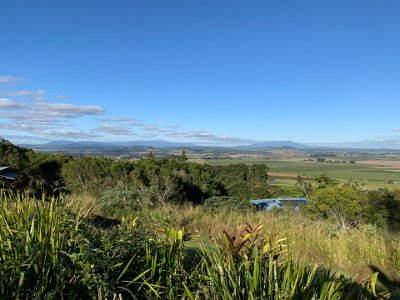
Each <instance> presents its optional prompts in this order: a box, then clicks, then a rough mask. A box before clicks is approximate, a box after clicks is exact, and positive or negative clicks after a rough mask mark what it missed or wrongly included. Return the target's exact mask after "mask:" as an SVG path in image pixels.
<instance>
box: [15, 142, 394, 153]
mask: <svg viewBox="0 0 400 300" xmlns="http://www.w3.org/2000/svg"><path fill="white" fill-rule="evenodd" d="M21 146H24V147H29V148H33V149H41V150H57V151H63V150H70V149H76V150H79V149H88V148H91V149H101V148H103V149H104V148H113V149H117V148H118V149H120V148H125V147H144V148H158V149H174V148H221V149H223V148H228V149H240V150H258V149H260V150H261V149H271V148H295V149H303V150H304V149H315V148H340V149H344V148H349V149H397V150H399V149H400V139H387V140H367V141H361V142H345V143H309V144H301V143H296V142H293V141H265V142H257V143H253V144H250V145H242V146H236V147H235V146H232V147H223V146H218V147H216V146H212V147H210V146H202V145H197V144H194V143H179V142H169V141H164V140H147V141H145V140H138V141H124V142H94V141H79V142H74V141H68V140H57V141H52V142H48V143H43V144H23V145H21Z"/></svg>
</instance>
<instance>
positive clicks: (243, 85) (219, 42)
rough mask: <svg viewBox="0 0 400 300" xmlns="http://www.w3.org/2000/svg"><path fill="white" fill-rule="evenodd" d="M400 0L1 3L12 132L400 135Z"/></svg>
mask: <svg viewBox="0 0 400 300" xmlns="http://www.w3.org/2000/svg"><path fill="white" fill-rule="evenodd" d="M399 14H400V1H398V0H386V1H377V0H374V1H373V0H353V1H349V0H336V1H320V0H310V1H298V0H290V1H289V0H282V1H266V0H252V1H243V0H242V1H240V0H238V1H232V0H181V1H177V0H158V1H156V0H114V1H106V0H83V1H82V0H59V1H53V0H48V1H44V0H35V1H33V0H12V1H10V0H0V136H2V137H5V138H6V139H9V140H10V141H12V142H15V143H42V142H47V141H52V140H73V141H81V140H93V141H128V140H168V141H177V142H178V141H179V142H191V143H196V144H200V145H242V144H250V143H253V142H257V141H269V140H292V141H296V142H301V143H341V142H354V141H365V140H370V141H386V142H388V141H389V143H390V141H393V143H398V144H399V143H400V118H399V112H400V38H399V37H400V18H399V17H398V16H399Z"/></svg>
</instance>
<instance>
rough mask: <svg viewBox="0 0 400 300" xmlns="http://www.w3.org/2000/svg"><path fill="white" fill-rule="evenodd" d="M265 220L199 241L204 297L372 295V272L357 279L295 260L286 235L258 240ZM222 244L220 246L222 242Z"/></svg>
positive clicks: (373, 290)
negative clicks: (210, 243) (213, 240)
mask: <svg viewBox="0 0 400 300" xmlns="http://www.w3.org/2000/svg"><path fill="white" fill-rule="evenodd" d="M262 228H263V225H258V226H256V227H254V228H253V227H251V226H250V225H249V224H246V226H245V227H244V228H243V230H242V231H241V232H240V233H239V234H238V235H237V236H231V235H229V234H228V233H227V232H224V238H223V242H222V244H221V243H220V244H216V245H215V246H216V247H215V248H214V249H213V248H210V247H203V248H202V252H203V260H202V272H203V273H204V274H205V275H206V277H205V278H206V280H205V282H204V287H203V291H202V293H203V297H204V298H211V299H232V300H233V299H374V298H384V297H389V294H388V293H381V294H377V293H376V290H375V283H376V274H374V276H373V277H372V279H371V280H370V282H367V283H363V284H356V283H354V282H352V281H351V280H349V279H346V278H344V277H343V276H340V277H339V278H336V277H335V276H334V275H335V274H332V273H331V272H330V271H324V270H321V269H319V268H318V267H317V266H314V267H308V266H304V265H303V264H301V263H298V262H295V261H294V260H293V259H292V257H291V255H290V252H289V250H288V247H287V244H286V239H285V238H278V239H276V240H275V241H273V242H271V241H267V242H265V241H264V243H262V244H260V243H261V241H260V238H259V232H260V230H261V229H262ZM221 245H222V246H221Z"/></svg>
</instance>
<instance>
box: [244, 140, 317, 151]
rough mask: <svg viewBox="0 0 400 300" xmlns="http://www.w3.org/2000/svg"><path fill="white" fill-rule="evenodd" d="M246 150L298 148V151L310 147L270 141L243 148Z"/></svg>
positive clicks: (288, 142) (289, 142) (290, 142)
mask: <svg viewBox="0 0 400 300" xmlns="http://www.w3.org/2000/svg"><path fill="white" fill-rule="evenodd" d="M243 147H246V148H252V149H262V148H282V147H284V148H285V147H288V148H296V149H307V148H309V146H308V145H306V144H300V143H295V142H292V141H268V142H259V143H254V144H251V145H248V146H243Z"/></svg>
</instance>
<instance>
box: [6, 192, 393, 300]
mask: <svg viewBox="0 0 400 300" xmlns="http://www.w3.org/2000/svg"><path fill="white" fill-rule="evenodd" d="M103 225H104V224H103ZM265 227H266V226H265V225H260V226H256V227H251V226H250V225H246V226H245V227H243V228H242V229H241V231H240V232H239V233H238V235H236V237H233V235H232V234H229V233H228V232H224V237H225V238H224V240H223V241H224V242H223V244H221V245H220V244H218V243H217V242H214V243H213V245H211V246H207V245H204V246H202V247H201V250H200V251H197V253H198V254H197V255H196V256H193V255H190V252H188V249H187V248H186V246H185V245H186V242H185V241H186V240H189V239H190V235H189V234H187V233H185V230H184V229H180V230H175V229H174V228H173V227H171V226H164V227H163V230H160V229H159V230H157V232H152V230H151V229H150V228H146V227H143V225H141V222H140V220H137V219H132V218H129V217H128V216H127V217H126V218H123V219H122V220H121V222H120V225H112V226H107V227H104V226H102V225H101V224H96V223H94V222H93V221H92V219H91V218H90V217H89V215H87V214H85V213H84V212H83V213H82V214H74V213H72V212H71V211H69V210H68V209H67V208H66V207H65V206H64V205H63V202H62V201H61V200H60V199H53V200H52V201H50V202H45V201H44V200H43V199H41V200H39V201H34V200H31V199H27V198H19V199H16V198H11V197H9V196H6V195H4V193H2V194H1V195H0V233H1V235H0V238H1V243H0V275H1V276H0V297H1V298H6V299H7V298H11V299H14V298H17V299H31V298H36V299H132V298H133V299H158V298H159V299H182V298H188V299H249V298H253V299H260V298H268V299H281V298H285V299H304V298H310V297H315V298H319V299H344V298H346V299H373V298H378V297H388V296H389V294H388V293H386V292H381V293H380V295H378V293H377V291H376V276H377V274H374V276H373V277H372V278H371V280H367V281H363V282H359V283H356V282H353V280H350V279H346V278H345V277H340V278H336V277H334V276H333V274H332V273H331V272H329V271H317V268H316V267H308V266H306V265H303V264H301V263H297V262H296V261H295V260H294V259H293V258H292V256H291V254H290V251H289V250H288V248H287V245H286V244H285V240H284V239H280V240H276V241H273V242H270V241H269V240H267V239H265V238H263V235H262V229H263V228H265ZM221 272H223V275H224V276H222V277H221V275H222V274H221ZM221 280H222V281H221ZM228 295H230V296H228ZM227 297H228V298H227Z"/></svg>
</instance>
